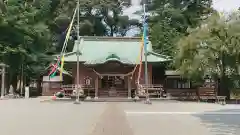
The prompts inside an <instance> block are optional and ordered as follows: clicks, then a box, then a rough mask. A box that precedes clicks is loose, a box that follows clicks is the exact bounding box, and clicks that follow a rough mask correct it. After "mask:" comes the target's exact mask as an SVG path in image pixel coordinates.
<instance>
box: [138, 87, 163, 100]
mask: <svg viewBox="0 0 240 135" xmlns="http://www.w3.org/2000/svg"><path fill="white" fill-rule="evenodd" d="M146 90H147V91H146ZM163 91H164V90H163V86H162V85H161V84H149V85H144V84H139V85H138V95H139V96H146V95H147V94H148V95H149V96H157V97H158V98H160V97H161V96H162V93H163ZM147 92H148V93H147Z"/></svg>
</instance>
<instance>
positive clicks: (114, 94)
mask: <svg viewBox="0 0 240 135" xmlns="http://www.w3.org/2000/svg"><path fill="white" fill-rule="evenodd" d="M98 94H99V97H128V91H127V90H113V91H111V90H110V91H109V90H100V91H99V93H98Z"/></svg>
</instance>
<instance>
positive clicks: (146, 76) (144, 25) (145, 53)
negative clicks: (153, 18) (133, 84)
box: [143, 3, 150, 104]
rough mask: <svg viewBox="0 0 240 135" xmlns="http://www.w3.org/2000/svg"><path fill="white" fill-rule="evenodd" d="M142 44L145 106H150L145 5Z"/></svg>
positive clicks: (144, 8) (144, 7) (144, 6)
mask: <svg viewBox="0 0 240 135" xmlns="http://www.w3.org/2000/svg"><path fill="white" fill-rule="evenodd" d="M143 38H144V40H143V43H144V55H145V68H144V69H145V75H144V76H145V85H146V87H145V88H146V104H150V99H149V93H148V83H149V82H148V60H147V55H148V50H147V40H148V39H147V18H146V4H145V3H144V4H143Z"/></svg>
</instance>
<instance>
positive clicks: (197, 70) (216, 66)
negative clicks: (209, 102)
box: [175, 13, 240, 98]
mask: <svg viewBox="0 0 240 135" xmlns="http://www.w3.org/2000/svg"><path fill="white" fill-rule="evenodd" d="M234 14H235V13H234ZM234 14H232V15H231V16H229V17H227V19H225V18H221V17H220V16H219V15H218V14H213V15H212V16H211V17H210V18H209V19H208V20H207V21H205V22H204V23H203V24H202V25H201V26H199V27H198V28H197V29H193V30H191V31H190V32H189V33H190V34H189V35H188V36H186V37H184V38H182V39H181V40H180V41H179V43H178V50H177V54H176V58H175V63H176V66H177V67H178V68H179V69H180V71H182V72H183V73H184V75H186V76H188V77H190V78H192V79H194V80H198V81H199V80H201V79H203V78H204V76H205V75H210V76H212V77H213V78H214V79H215V80H219V82H220V91H219V94H220V95H226V96H227V97H228V98H229V97H230V91H229V90H230V88H231V84H232V82H233V80H234V78H239V73H240V72H239V60H240V57H239V56H240V55H239V54H240V51H239V49H238V48H239V47H240V46H239V42H240V39H239V34H240V25H239V21H240V20H239V15H237V16H236V15H234Z"/></svg>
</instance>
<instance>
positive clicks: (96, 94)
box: [94, 76, 98, 99]
mask: <svg viewBox="0 0 240 135" xmlns="http://www.w3.org/2000/svg"><path fill="white" fill-rule="evenodd" d="M94 99H98V76H97V77H96V78H95V97H94Z"/></svg>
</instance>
